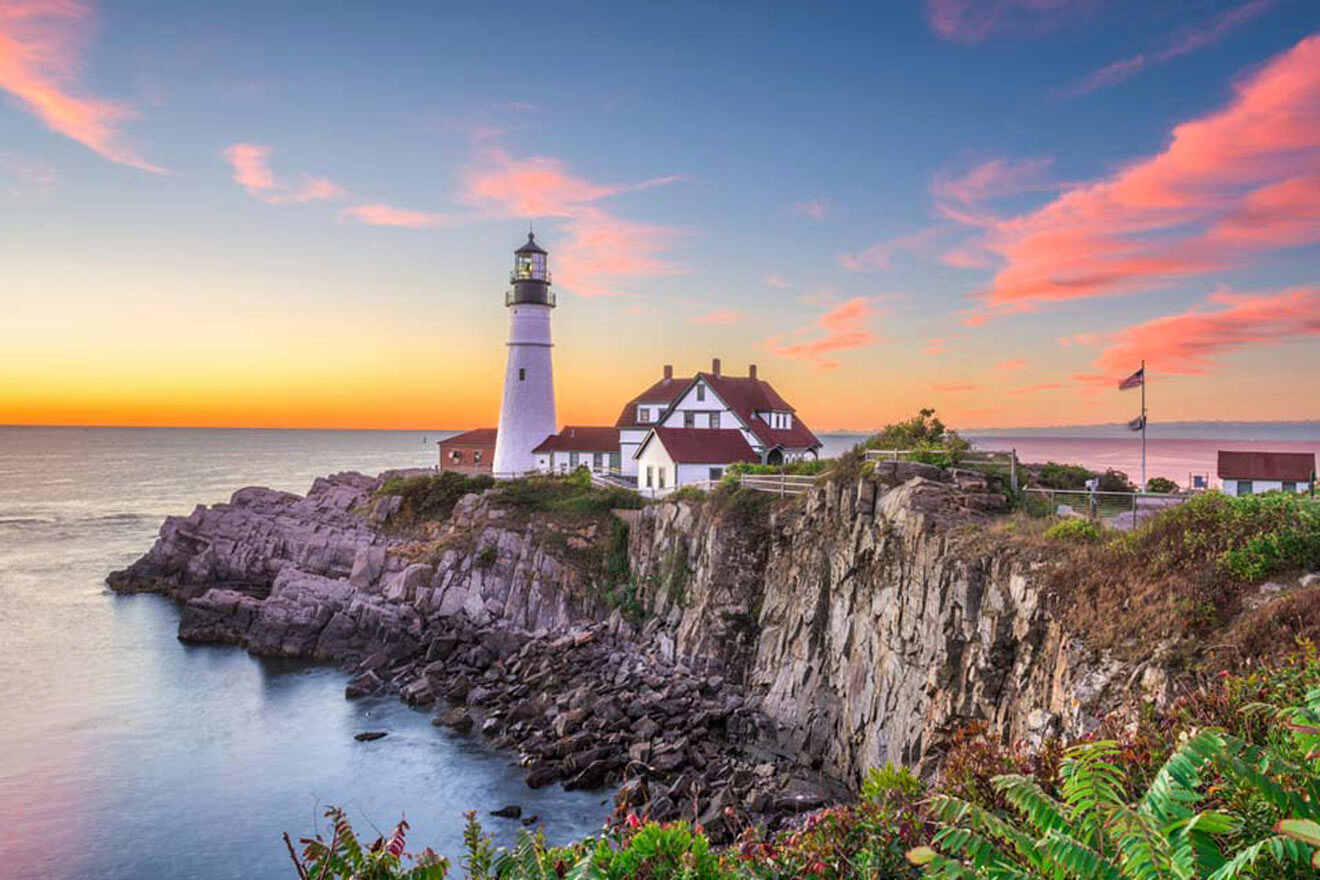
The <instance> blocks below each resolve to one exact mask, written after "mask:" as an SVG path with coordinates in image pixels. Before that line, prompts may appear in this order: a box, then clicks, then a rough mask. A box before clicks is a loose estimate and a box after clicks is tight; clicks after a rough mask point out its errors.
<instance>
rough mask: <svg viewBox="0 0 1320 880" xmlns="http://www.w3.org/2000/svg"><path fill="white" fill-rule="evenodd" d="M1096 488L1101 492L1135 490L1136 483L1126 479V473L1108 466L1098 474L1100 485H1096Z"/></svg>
mask: <svg viewBox="0 0 1320 880" xmlns="http://www.w3.org/2000/svg"><path fill="white" fill-rule="evenodd" d="M1098 489H1099V491H1101V492H1135V491H1137V487H1136V485H1135V484H1133V482H1132V481H1131V480H1129V479H1128V475H1127V474H1125V473H1123V472H1122V471H1116V470H1114V469H1113V468H1110V469H1109V470H1107V471H1105V472H1104V473H1103V474H1101V475H1100V485H1099V486H1098Z"/></svg>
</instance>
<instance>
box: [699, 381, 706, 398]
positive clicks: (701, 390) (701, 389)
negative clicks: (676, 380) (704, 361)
mask: <svg viewBox="0 0 1320 880" xmlns="http://www.w3.org/2000/svg"><path fill="white" fill-rule="evenodd" d="M705 399H706V386H705V385H700V384H698V385H697V400H698V401H704V400H705Z"/></svg>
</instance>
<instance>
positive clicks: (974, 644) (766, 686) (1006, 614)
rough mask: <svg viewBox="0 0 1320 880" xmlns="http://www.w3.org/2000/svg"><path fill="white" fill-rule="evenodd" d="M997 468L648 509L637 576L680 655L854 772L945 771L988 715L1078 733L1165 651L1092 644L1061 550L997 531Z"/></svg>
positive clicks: (1145, 676)
mask: <svg viewBox="0 0 1320 880" xmlns="http://www.w3.org/2000/svg"><path fill="white" fill-rule="evenodd" d="M990 488H991V487H989V486H987V485H986V481H985V479H984V478H983V477H981V476H979V475H975V474H970V473H956V472H955V473H949V472H944V471H940V470H939V469H937V468H933V467H929V466H925V465H920V464H892V463H887V464H882V465H880V467H879V468H877V469H876V470H875V471H873V472H871V473H869V474H867V475H865V476H860V477H858V478H856V479H855V480H850V481H847V482H835V483H829V484H826V485H823V486H818V487H816V488H815V489H813V490H811V491H810V492H809V493H808V495H807V497H806V498H805V502H804V503H800V504H798V505H796V506H794V507H791V508H788V509H785V510H780V511H778V512H776V513H775V514H774V515H773V516H772V517H771V518H770V520H769V522H768V523H767V524H766V525H764V526H763V527H760V528H758V527H756V526H753V525H749V524H747V523H743V524H741V525H740V524H739V522H738V520H737V518H736V517H734V516H731V515H730V512H729V511H722V510H720V509H719V508H718V507H717V506H715V505H692V504H686V503H673V504H663V505H656V506H652V507H648V508H646V509H645V510H644V511H643V512H642V513H641V515H640V517H639V518H638V521H637V523H636V525H635V526H634V528H633V532H632V538H631V556H632V561H633V573H634V575H635V577H636V578H637V582H638V584H639V585H640V589H641V597H642V600H643V602H644V604H645V605H646V606H647V607H648V608H649V609H651V611H652V612H653V613H654V614H655V615H656V616H657V617H658V618H659V619H660V620H662V621H663V622H664V628H663V631H662V634H661V636H660V637H661V638H668V639H672V641H673V646H672V651H673V654H674V656H675V657H676V658H678V659H679V660H681V661H683V662H686V663H689V664H691V665H693V666H694V667H697V668H703V669H708V670H712V671H713V670H719V671H721V672H722V673H723V674H725V675H727V676H729V677H730V678H731V679H733V680H735V681H738V682H741V683H742V684H743V685H744V687H745V689H746V693H747V698H748V700H749V702H750V703H751V704H752V705H754V706H755V707H756V708H757V709H758V710H759V711H761V712H763V713H765V715H766V716H768V718H769V719H770V720H771V721H772V722H773V725H772V726H773V738H774V740H775V742H776V743H777V746H778V748H779V749H780V750H781V751H782V752H783V753H785V754H790V755H796V756H800V757H801V758H802V759H803V760H805V761H808V762H809V763H810V764H811V765H812V766H814V767H819V768H821V769H823V770H824V771H825V772H827V773H829V774H832V775H835V776H838V777H841V778H843V779H846V780H850V781H852V782H853V783H856V781H858V780H859V778H860V776H861V774H862V773H863V772H864V771H865V770H866V769H867V768H868V767H873V766H878V765H881V764H883V763H884V762H885V761H887V760H892V761H895V762H899V763H903V764H906V765H909V766H917V767H920V768H921V769H923V770H930V769H932V768H933V767H934V766H935V765H936V764H937V763H938V760H939V758H940V756H941V755H942V753H943V750H944V748H945V746H946V744H947V741H948V738H949V736H950V734H951V733H952V732H953V731H955V730H956V729H958V728H959V727H961V726H963V725H965V724H967V723H969V722H973V721H977V722H984V723H986V724H988V726H989V728H990V730H991V731H992V733H993V734H995V735H997V736H998V737H1000V738H1001V739H1002V740H1004V741H1005V742H1009V741H1017V740H1026V741H1039V740H1040V739H1041V738H1042V737H1044V736H1046V735H1049V734H1062V735H1064V736H1075V735H1077V734H1080V733H1082V732H1084V731H1086V730H1088V729H1090V728H1091V727H1093V726H1094V725H1095V724H1096V723H1097V720H1098V719H1099V717H1100V716H1102V715H1104V714H1105V713H1107V712H1110V711H1112V710H1114V709H1115V708H1117V707H1119V706H1121V705H1123V704H1124V703H1125V701H1126V700H1127V699H1128V698H1130V697H1132V696H1144V697H1152V698H1155V699H1164V698H1166V697H1167V694H1166V691H1167V687H1168V684H1167V676H1166V675H1165V674H1164V671H1163V670H1162V669H1161V668H1160V666H1159V665H1158V663H1150V662H1148V663H1145V664H1141V665H1137V666H1133V665H1127V664H1123V663H1120V662H1118V661H1117V660H1115V659H1113V658H1110V657H1107V656H1105V655H1102V654H1097V653H1095V652H1093V651H1090V650H1088V649H1087V648H1086V647H1085V646H1084V645H1083V643H1082V641H1081V640H1080V639H1078V638H1075V637H1073V636H1072V635H1071V634H1070V633H1068V632H1066V631H1064V630H1063V629H1062V628H1061V627H1060V625H1059V624H1058V623H1057V622H1056V621H1055V619H1054V618H1053V616H1052V615H1051V613H1050V602H1049V601H1048V598H1049V586H1048V585H1049V583H1050V580H1049V579H1048V578H1047V577H1046V576H1045V574H1046V571H1047V570H1048V568H1049V566H1050V565H1051V562H1050V560H1049V559H1048V558H1045V557H1043V556H1041V555H1040V554H1039V553H1032V552H1030V551H1025V550H1023V549H1021V547H1020V546H1019V545H1018V544H1016V543H1015V542H1011V541H1002V542H996V541H992V540H987V539H986V527H987V525H988V524H989V517H990V516H991V515H993V514H994V512H995V511H997V510H999V509H1001V508H1002V507H1003V506H1004V499H1003V497H1002V496H999V495H996V494H995V493H994V492H993V491H990Z"/></svg>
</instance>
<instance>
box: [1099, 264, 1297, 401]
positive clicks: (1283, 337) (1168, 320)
mask: <svg viewBox="0 0 1320 880" xmlns="http://www.w3.org/2000/svg"><path fill="white" fill-rule="evenodd" d="M1206 306H1212V307H1215V308H1212V309H1211V308H1207V307H1206ZM1309 337H1320V286H1310V287H1295V288H1290V289H1288V290H1284V291H1281V292H1278V293H1251V294H1241V295H1240V294H1232V293H1223V292H1219V293H1212V294H1211V295H1210V296H1209V297H1207V299H1206V303H1205V304H1204V305H1201V306H1197V307H1195V308H1193V309H1191V310H1189V311H1186V312H1182V313H1180V314H1174V315H1165V316H1163V317H1160V318H1153V319H1151V320H1149V321H1144V322H1142V323H1140V324H1134V325H1133V326H1131V327H1125V328H1124V329H1122V330H1119V331H1117V332H1115V333H1110V334H1106V335H1104V336H1103V337H1101V339H1102V341H1103V343H1104V345H1105V348H1104V349H1103V350H1102V351H1101V352H1100V354H1099V355H1098V356H1097V357H1096V360H1095V371H1096V372H1095V373H1093V374H1082V375H1078V376H1076V377H1074V378H1076V379H1077V380H1078V381H1082V382H1095V383H1097V384H1098V383H1103V382H1107V381H1114V382H1117V381H1118V380H1119V379H1121V378H1122V377H1123V376H1126V375H1128V374H1129V373H1131V372H1132V370H1134V369H1136V366H1137V365H1138V364H1140V363H1141V361H1142V360H1145V362H1146V366H1147V367H1148V368H1149V369H1150V370H1151V371H1153V372H1161V373H1173V374H1180V375H1199V374H1205V373H1208V372H1210V371H1211V369H1212V368H1213V367H1214V366H1215V364H1216V363H1217V361H1218V359H1219V358H1221V357H1222V356H1224V355H1227V354H1231V353H1233V352H1236V351H1239V350H1241V349H1244V348H1247V347H1248V346H1253V345H1274V344H1278V343H1281V342H1286V341H1289V340H1293V339H1302V338H1309ZM1087 341H1088V342H1094V341H1095V339H1094V338H1090V339H1087Z"/></svg>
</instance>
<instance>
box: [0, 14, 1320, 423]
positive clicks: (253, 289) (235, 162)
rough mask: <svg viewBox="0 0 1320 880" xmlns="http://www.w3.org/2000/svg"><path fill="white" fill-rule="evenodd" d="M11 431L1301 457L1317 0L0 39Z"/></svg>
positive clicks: (36, 30) (371, 17) (151, 21)
mask: <svg viewBox="0 0 1320 880" xmlns="http://www.w3.org/2000/svg"><path fill="white" fill-rule="evenodd" d="M0 97H2V98H3V99H2V100H0V305H2V306H3V313H2V317H0V424H8V423H17V424H105V425H198V426H212V425H216V426H218V425H235V426H276V427H283V426H296V427H343V428H355V427H378V428H419V429H433V428H466V427H475V426H478V425H493V424H494V423H495V420H496V417H497V410H498V405H499V391H500V384H501V381H502V375H503V367H504V356H505V347H504V337H505V333H506V326H507V315H506V312H505V308H504V301H503V293H504V290H505V289H506V287H507V286H508V285H507V278H508V272H509V269H510V266H511V262H512V256H511V252H512V250H513V248H515V247H516V246H518V244H520V243H521V242H522V240H523V239H524V238H525V236H526V230H527V224H528V221H529V220H530V221H534V223H535V228H536V231H537V240H538V241H540V242H541V243H542V244H543V245H544V246H545V247H546V248H547V249H548V250H549V251H550V268H551V271H552V272H553V273H554V278H555V289H556V291H557V293H558V296H559V308H558V309H557V310H556V311H555V313H554V319H553V322H554V332H555V338H556V348H555V370H556V380H557V388H558V407H559V416H560V420H561V421H562V422H566V423H576V424H591V423H602V422H612V421H613V419H614V417H615V416H616V415H617V413H618V411H619V408H620V406H621V405H622V403H623V402H624V401H625V400H627V399H628V398H629V397H631V396H632V395H633V394H635V393H637V391H639V390H640V389H641V388H643V387H645V386H646V385H648V384H650V383H651V382H652V381H654V379H655V378H657V377H658V376H659V374H660V370H661V366H662V365H663V364H666V363H672V364H674V365H675V368H676V370H677V371H679V372H680V373H690V372H692V371H693V370H695V369H699V368H701V369H704V368H707V367H708V366H709V363H710V359H711V357H712V356H715V357H720V358H722V359H723V362H724V365H725V369H726V370H727V371H730V372H735V373H743V372H745V370H746V365H747V364H748V363H756V364H758V365H759V366H760V370H761V375H762V376H763V377H764V378H768V379H769V380H770V381H772V382H773V383H774V384H775V386H776V387H777V388H778V389H779V390H780V392H781V393H782V394H783V395H784V396H785V397H786V398H788V400H789V401H790V402H792V403H793V404H794V405H795V406H796V407H797V409H798V412H799V413H800V414H801V415H802V416H803V418H804V419H805V420H806V421H807V422H808V423H809V424H810V425H811V426H812V427H813V428H815V429H817V430H818V431H826V430H831V429H835V428H858V429H863V428H869V427H873V426H876V425H880V424H883V423H885V422H887V421H891V420H893V419H894V418H896V417H900V416H905V415H908V414H910V413H911V412H912V411H914V410H915V409H917V408H918V407H920V406H923V405H932V406H935V407H937V408H938V410H939V412H940V414H941V415H942V416H943V417H945V419H946V421H949V422H951V423H954V424H957V425H961V426H965V427H981V426H1008V425H1048V424H1076V423H1097V422H1112V421H1120V420H1127V419H1128V418H1131V417H1132V416H1134V415H1135V414H1136V412H1135V407H1136V400H1135V396H1134V395H1133V394H1131V393H1128V394H1119V393H1118V392H1117V391H1115V390H1114V385H1115V384H1116V382H1117V381H1118V380H1119V379H1120V378H1122V377H1123V376H1124V375H1126V374H1128V373H1130V372H1131V371H1132V370H1134V369H1136V367H1137V366H1138V364H1139V362H1140V361H1141V360H1142V359H1143V358H1144V359H1145V360H1146V362H1147V364H1148V369H1149V373H1150V376H1151V379H1150V389H1149V390H1150V395H1151V420H1152V422H1158V421H1169V420H1184V419H1231V420H1255V419H1262V420H1263V419H1304V418H1320V390H1317V383H1316V377H1317V376H1320V5H1317V4H1316V2H1315V0H1249V2H1231V3H1210V2H1195V0H1142V2H1131V3H1129V2H1107V3H1106V2H1100V0H1089V2H1069V0H926V2H920V0H914V2H911V3H899V2H886V3H866V4H863V3H858V4H853V5H833V4H827V3H822V2H813V3H810V4H805V3H804V4H798V5H797V8H796V9H793V8H787V7H775V6H770V5H762V4H751V3H700V4H690V3H683V2H677V3H669V4H644V5H643V4H626V3H585V2H584V3H567V4H561V3H555V2H537V3H527V4H488V3H453V4H444V3H437V2H425V3H421V2H419V3H403V2H394V3H389V2H382V3H332V2H325V3H284V2H278V0H263V2H260V3H257V2H251V3H248V2H220V3H182V2H176V3H157V2H145V0H142V2H129V0H122V2H120V0H103V2H99V3H92V2H87V3H80V2H75V0H0Z"/></svg>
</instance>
